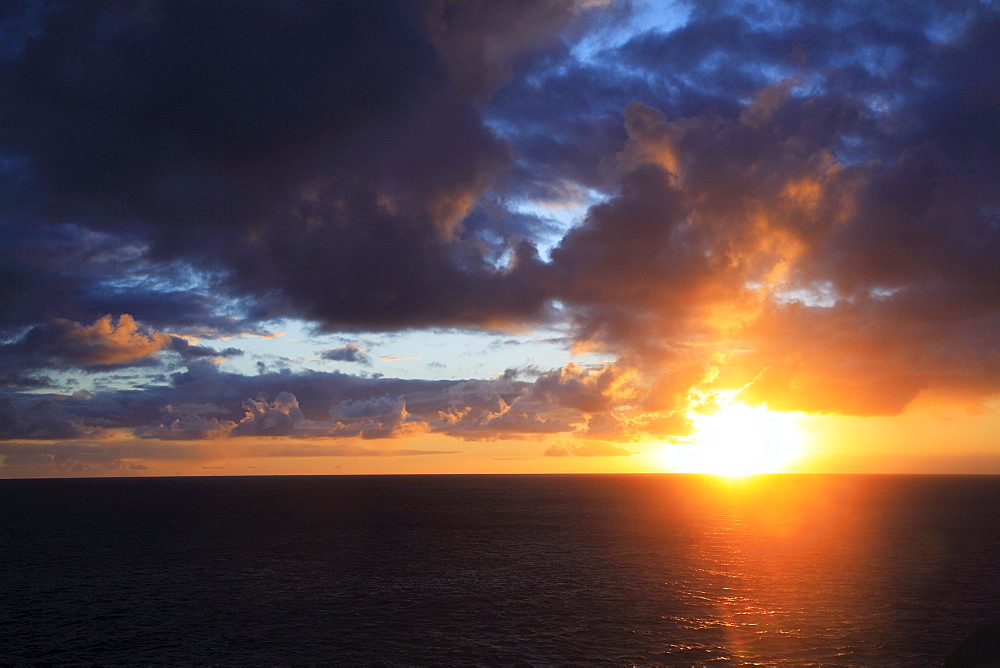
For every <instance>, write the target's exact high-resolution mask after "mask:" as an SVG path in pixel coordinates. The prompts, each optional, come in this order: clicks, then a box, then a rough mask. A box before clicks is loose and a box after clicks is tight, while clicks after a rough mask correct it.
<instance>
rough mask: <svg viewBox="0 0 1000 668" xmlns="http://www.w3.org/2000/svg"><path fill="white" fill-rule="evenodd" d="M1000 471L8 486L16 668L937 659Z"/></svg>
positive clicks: (987, 587) (987, 529)
mask: <svg viewBox="0 0 1000 668" xmlns="http://www.w3.org/2000/svg"><path fill="white" fill-rule="evenodd" d="M998 545H1000V476H839V475H769V476H759V477H754V478H749V479H745V480H732V481H730V480H725V479H719V478H713V477H704V476H689V475H566V476H557V475H537V476H329V477H328V476H316V477H242V478H237V477H220V478H118V479H82V480H80V479H77V480H2V481H0V663H39V662H42V663H83V664H136V663H157V664H164V663H166V664H176V663H199V664H258V665H259V664H279V665H286V664H296V665H300V664H315V663H322V664H353V665H357V664H364V665H372V664H381V665H413V664H417V665H427V664H434V665H552V664H574V665H633V664H639V665H650V664H657V665H702V664H709V665H711V664H715V663H718V664H727V665H752V664H759V663H766V664H782V663H788V664H796V665H802V664H823V665H858V664H862V665H886V664H900V665H933V664H935V663H937V664H940V663H941V662H942V661H943V659H944V657H945V656H946V655H947V654H948V653H949V652H950V651H951V650H952V649H954V648H955V646H956V645H957V644H958V643H959V642H960V641H961V640H962V638H964V637H965V636H967V635H968V634H969V633H970V632H971V631H972V630H973V629H975V628H976V627H978V626H980V625H982V624H985V623H989V622H995V621H997V620H1000V547H998Z"/></svg>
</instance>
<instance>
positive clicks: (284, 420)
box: [232, 392, 307, 436]
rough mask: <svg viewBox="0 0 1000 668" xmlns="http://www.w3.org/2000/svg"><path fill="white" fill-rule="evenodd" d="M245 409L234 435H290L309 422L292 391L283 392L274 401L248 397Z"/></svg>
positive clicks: (244, 405) (233, 431) (234, 429)
mask: <svg viewBox="0 0 1000 668" xmlns="http://www.w3.org/2000/svg"><path fill="white" fill-rule="evenodd" d="M243 409H244V411H245V414H244V417H243V419H242V420H240V422H239V424H237V425H236V426H235V427H234V428H233V430H232V434H233V436H289V435H291V434H292V433H293V432H294V431H296V430H298V429H299V428H300V427H302V426H304V425H305V424H306V422H307V421H306V418H305V415H303V413H302V409H301V408H299V402H298V399H296V398H295V395H294V394H292V393H291V392H282V393H281V394H279V395H278V396H277V397H276V398H275V399H274V401H267V400H263V399H261V400H255V399H247V400H246V401H244V402H243Z"/></svg>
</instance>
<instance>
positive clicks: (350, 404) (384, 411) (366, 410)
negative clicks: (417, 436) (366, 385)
mask: <svg viewBox="0 0 1000 668" xmlns="http://www.w3.org/2000/svg"><path fill="white" fill-rule="evenodd" d="M330 419H331V420H332V421H333V422H334V424H335V428H334V434H335V435H337V436H360V437H361V438H388V437H394V436H398V435H402V434H404V433H413V432H414V431H423V430H424V429H425V425H424V424H423V421H422V420H420V419H419V418H417V417H411V416H410V414H409V413H408V412H407V410H406V401H405V400H404V399H403V398H402V397H397V398H395V399H393V398H390V397H387V396H384V397H373V398H371V399H367V400H362V401H354V400H350V399H348V400H346V401H341V402H339V403H338V404H337V405H335V406H334V407H333V408H331V409H330Z"/></svg>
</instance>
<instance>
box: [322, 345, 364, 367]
mask: <svg viewBox="0 0 1000 668" xmlns="http://www.w3.org/2000/svg"><path fill="white" fill-rule="evenodd" d="M317 354H318V355H319V356H320V357H321V358H322V359H325V360H331V361H333V362H357V363H358V364H362V365H364V366H371V363H372V358H371V356H370V355H369V354H368V351H367V350H365V349H364V348H362V347H361V345H360V344H358V343H348V344H347V345H344V346H341V347H340V348H329V349H327V350H321V351H319V353H317Z"/></svg>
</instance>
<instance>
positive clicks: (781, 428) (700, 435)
mask: <svg viewBox="0 0 1000 668" xmlns="http://www.w3.org/2000/svg"><path fill="white" fill-rule="evenodd" d="M688 417H689V418H690V419H691V422H692V423H693V425H694V433H693V434H692V436H691V438H690V439H688V440H687V441H686V442H684V443H681V444H677V445H675V446H670V447H668V448H666V451H665V453H664V454H665V455H666V458H667V460H668V461H666V463H667V465H668V466H670V467H671V468H673V469H675V470H677V471H681V472H685V473H710V474H714V475H722V476H728V477H742V476H748V475H753V474H755V473H779V472H781V471H783V470H784V469H785V467H787V466H788V465H789V464H790V463H791V462H793V461H794V460H796V459H797V458H799V457H800V456H801V455H802V449H803V437H802V434H801V432H800V431H799V430H798V428H797V426H796V421H797V416H796V415H795V414H793V413H779V412H777V411H770V410H768V409H767V408H765V407H751V406H747V405H745V404H742V403H737V402H733V403H727V404H724V405H723V406H722V407H721V408H720V409H719V410H718V411H716V412H714V413H700V412H696V411H691V412H689V413H688Z"/></svg>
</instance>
